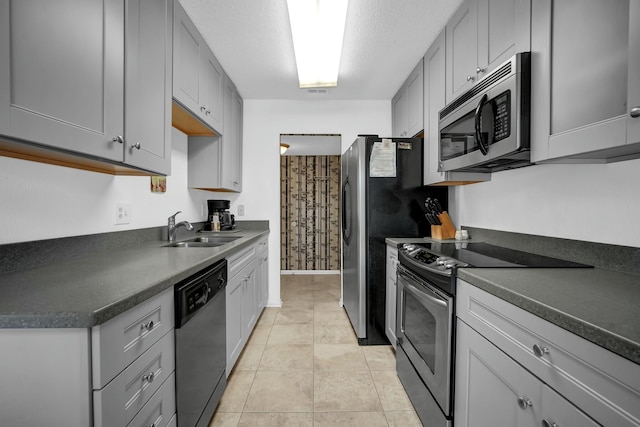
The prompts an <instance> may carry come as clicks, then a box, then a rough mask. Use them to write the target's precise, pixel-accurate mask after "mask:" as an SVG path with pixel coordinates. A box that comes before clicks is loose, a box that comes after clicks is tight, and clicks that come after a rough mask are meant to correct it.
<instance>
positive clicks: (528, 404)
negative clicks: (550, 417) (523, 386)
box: [518, 397, 533, 409]
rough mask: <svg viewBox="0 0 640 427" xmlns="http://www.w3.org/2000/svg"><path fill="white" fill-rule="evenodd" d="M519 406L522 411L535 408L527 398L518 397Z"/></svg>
mask: <svg viewBox="0 0 640 427" xmlns="http://www.w3.org/2000/svg"><path fill="white" fill-rule="evenodd" d="M518 406H519V407H520V408H521V409H527V408H529V407H531V406H533V403H532V402H531V401H530V400H529V399H527V398H526V397H518Z"/></svg>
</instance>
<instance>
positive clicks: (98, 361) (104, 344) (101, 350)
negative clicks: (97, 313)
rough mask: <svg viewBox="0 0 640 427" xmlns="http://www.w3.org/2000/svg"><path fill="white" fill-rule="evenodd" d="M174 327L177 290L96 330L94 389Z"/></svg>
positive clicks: (93, 354)
mask: <svg viewBox="0 0 640 427" xmlns="http://www.w3.org/2000/svg"><path fill="white" fill-rule="evenodd" d="M173 326H174V307H173V288H171V289H167V290H166V291H164V292H162V293H161V294H159V295H157V296H155V297H153V298H150V299H149V300H147V301H145V302H143V303H142V304H140V305H137V306H136V307H134V308H132V309H130V310H128V311H126V312H124V313H122V314H120V315H119V316H117V317H114V318H113V319H111V320H109V321H107V322H105V323H103V324H102V325H98V326H95V327H93V328H92V330H91V346H92V352H91V354H92V356H91V359H92V365H93V389H94V390H97V389H101V388H103V387H104V386H105V385H106V384H107V383H108V382H109V381H111V379H113V378H114V377H115V376H116V375H117V374H118V373H120V372H121V371H122V370H123V369H124V368H126V367H127V366H128V365H129V364H130V363H131V362H133V361H134V360H135V359H136V358H138V356H140V355H141V354H142V353H144V352H145V351H146V350H147V349H148V348H149V347H151V346H152V345H153V344H154V343H155V342H156V341H158V340H159V339H160V338H161V337H162V336H164V335H165V334H166V333H167V332H169V331H170V330H171V329H173Z"/></svg>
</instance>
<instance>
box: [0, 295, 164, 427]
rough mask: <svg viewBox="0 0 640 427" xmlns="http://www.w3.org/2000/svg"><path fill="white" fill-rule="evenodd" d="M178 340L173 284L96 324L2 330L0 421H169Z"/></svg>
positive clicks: (116, 425) (79, 426)
mask: <svg viewBox="0 0 640 427" xmlns="http://www.w3.org/2000/svg"><path fill="white" fill-rule="evenodd" d="M174 345H175V344H174V306H173V288H171V289H168V290H166V291H164V292H162V293H160V294H158V295H157V296H155V297H152V298H150V299H149V300H147V301H145V302H143V303H142V304H140V305H138V306H136V307H134V308H132V309H130V310H128V311H126V312H124V313H122V314H120V315H118V316H116V317H114V318H113V319H110V320H108V321H107V322H105V323H103V324H101V325H99V326H95V327H93V328H91V329H82V328H51V329H0V347H1V348H2V351H1V352H0V377H1V378H2V381H3V384H5V385H7V384H10V387H6V386H5V387H0V425H2V426H14V427H22V426H24V427H27V426H36V425H42V426H45V425H46V426H65V427H86V426H95V427H99V426H105V427H106V426H109V427H127V426H133V425H136V426H137V425H155V426H156V427H165V426H167V425H168V423H169V422H170V420H171V419H172V417H173V416H174V413H175V375H174V364H175V357H174Z"/></svg>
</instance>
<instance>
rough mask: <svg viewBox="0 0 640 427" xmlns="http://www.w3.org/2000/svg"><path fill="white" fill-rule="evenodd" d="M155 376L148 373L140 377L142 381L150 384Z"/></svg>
mask: <svg viewBox="0 0 640 427" xmlns="http://www.w3.org/2000/svg"><path fill="white" fill-rule="evenodd" d="M155 376H156V374H154V373H153V372H149V373H148V374H146V375H143V376H142V381H145V382H148V383H152V382H153V379H154V378H155Z"/></svg>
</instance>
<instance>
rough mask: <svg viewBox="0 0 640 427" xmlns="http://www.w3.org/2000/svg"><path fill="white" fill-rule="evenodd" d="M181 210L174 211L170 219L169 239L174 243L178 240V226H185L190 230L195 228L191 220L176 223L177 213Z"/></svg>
mask: <svg viewBox="0 0 640 427" xmlns="http://www.w3.org/2000/svg"><path fill="white" fill-rule="evenodd" d="M180 212H182V211H178V212H176V213H174V214H173V215H171V216H170V217H169V219H168V226H169V233H168V234H169V241H170V242H172V243H173V242H175V241H176V231H177V230H178V227H180V226H183V227H184V228H186V229H187V230H189V231H191V230H193V225H191V223H190V222H189V221H180V222H179V223H177V224H176V215H178V214H179V213H180Z"/></svg>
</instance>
